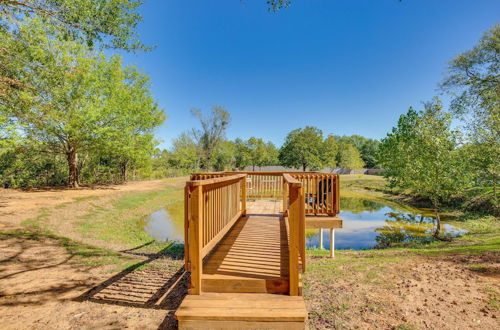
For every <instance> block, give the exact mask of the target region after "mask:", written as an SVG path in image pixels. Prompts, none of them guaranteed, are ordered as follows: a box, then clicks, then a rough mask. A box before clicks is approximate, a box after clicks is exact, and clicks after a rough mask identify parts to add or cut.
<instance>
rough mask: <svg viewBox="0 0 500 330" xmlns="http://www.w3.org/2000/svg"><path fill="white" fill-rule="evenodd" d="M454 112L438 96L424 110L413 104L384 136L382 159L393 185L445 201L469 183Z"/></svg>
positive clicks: (436, 200) (438, 200) (381, 151)
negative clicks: (416, 107) (460, 149)
mask: <svg viewBox="0 0 500 330" xmlns="http://www.w3.org/2000/svg"><path fill="white" fill-rule="evenodd" d="M450 125H451V114H450V113H447V112H445V111H443V108H442V105H441V102H440V101H439V100H438V99H435V100H434V101H433V102H429V103H426V104H425V109H424V110H423V111H420V112H417V111H415V110H413V109H412V108H410V109H409V110H408V112H407V113H406V114H405V115H401V117H400V118H399V121H398V125H397V126H396V127H394V128H393V129H392V132H391V133H389V134H387V137H386V138H384V139H383V140H382V143H381V145H380V148H379V162H380V164H381V165H382V168H383V169H384V170H385V172H384V175H385V176H386V177H387V178H388V179H389V183H390V185H391V186H393V187H400V188H403V189H409V190H410V191H411V192H412V193H413V194H416V195H420V196H423V197H426V198H428V199H429V200H431V202H432V203H433V205H434V207H435V208H436V209H438V207H439V205H440V203H441V201H442V200H443V199H445V198H449V197H450V196H452V195H454V194H457V193H459V192H460V191H461V189H463V188H464V187H465V186H466V185H467V176H466V175H465V171H463V169H464V168H463V162H462V161H461V158H460V153H459V151H458V146H459V143H460V134H459V133H458V132H457V131H452V130H451V129H450Z"/></svg>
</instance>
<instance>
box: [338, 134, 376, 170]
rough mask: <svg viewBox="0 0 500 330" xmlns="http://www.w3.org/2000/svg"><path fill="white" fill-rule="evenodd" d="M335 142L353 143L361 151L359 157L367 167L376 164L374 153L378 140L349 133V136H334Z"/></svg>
mask: <svg viewBox="0 0 500 330" xmlns="http://www.w3.org/2000/svg"><path fill="white" fill-rule="evenodd" d="M335 138H336V140H337V142H339V143H340V142H343V143H350V144H352V145H354V146H355V147H356V148H357V149H358V150H359V152H360V153H361V158H362V159H363V162H364V163H365V166H366V167H368V168H374V167H376V166H377V163H376V154H377V149H378V145H379V144H380V142H379V141H378V140H374V139H369V138H366V137H364V136H361V135H351V136H336V137H335Z"/></svg>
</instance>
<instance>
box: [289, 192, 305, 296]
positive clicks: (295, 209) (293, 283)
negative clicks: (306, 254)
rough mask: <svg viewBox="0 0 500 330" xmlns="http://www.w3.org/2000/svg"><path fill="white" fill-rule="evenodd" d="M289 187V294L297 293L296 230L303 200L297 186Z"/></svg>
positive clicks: (294, 294) (297, 259)
mask: <svg viewBox="0 0 500 330" xmlns="http://www.w3.org/2000/svg"><path fill="white" fill-rule="evenodd" d="M289 188H290V207H289V212H288V223H289V228H290V239H289V244H290V252H289V258H290V260H289V266H290V274H289V276H290V296H298V295H299V265H298V262H299V241H298V239H299V233H298V231H297V229H298V224H299V214H300V204H299V203H301V202H303V201H300V199H299V188H298V187H294V186H291V187H289Z"/></svg>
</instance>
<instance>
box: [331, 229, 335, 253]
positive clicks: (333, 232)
mask: <svg viewBox="0 0 500 330" xmlns="http://www.w3.org/2000/svg"><path fill="white" fill-rule="evenodd" d="M333 257H335V230H334V229H333V228H330V258H333Z"/></svg>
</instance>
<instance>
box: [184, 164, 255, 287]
mask: <svg viewBox="0 0 500 330" xmlns="http://www.w3.org/2000/svg"><path fill="white" fill-rule="evenodd" d="M245 181H246V175H245V174H239V175H232V176H227V177H221V178H213V179H207V180H191V181H188V182H187V183H186V192H185V198H186V201H185V204H186V208H185V212H186V216H185V230H186V232H187V235H185V251H187V254H186V256H185V264H186V270H188V271H190V272H191V277H190V279H191V280H190V288H189V293H190V294H201V292H202V288H201V278H202V273H203V263H202V262H203V258H204V257H205V256H206V255H207V254H208V253H209V252H210V251H211V250H212V249H213V248H214V247H215V245H217V243H218V242H219V241H220V240H221V239H222V238H223V237H224V235H225V234H226V233H227V232H228V231H229V230H230V229H231V227H232V226H233V225H234V224H235V223H236V221H237V220H238V219H239V218H240V217H241V216H242V215H244V214H246V189H245V188H246V187H245Z"/></svg>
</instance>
